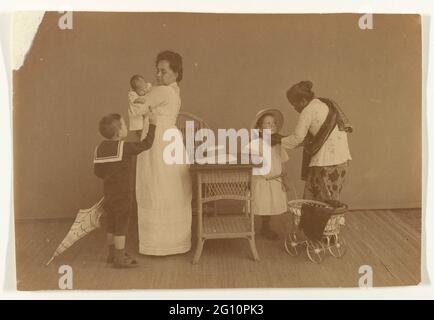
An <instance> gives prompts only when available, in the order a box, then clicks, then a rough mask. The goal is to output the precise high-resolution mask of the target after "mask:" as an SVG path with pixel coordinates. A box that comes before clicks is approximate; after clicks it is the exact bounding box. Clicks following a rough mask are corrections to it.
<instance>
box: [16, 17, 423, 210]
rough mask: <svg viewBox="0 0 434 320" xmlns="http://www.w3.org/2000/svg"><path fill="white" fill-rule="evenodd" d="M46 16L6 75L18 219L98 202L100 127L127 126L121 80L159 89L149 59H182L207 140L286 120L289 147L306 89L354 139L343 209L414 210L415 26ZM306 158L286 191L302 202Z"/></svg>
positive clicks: (417, 192)
mask: <svg viewBox="0 0 434 320" xmlns="http://www.w3.org/2000/svg"><path fill="white" fill-rule="evenodd" d="M60 16H61V15H60V14H59V13H57V12H52V13H46V15H45V17H44V19H43V21H42V24H41V26H40V28H39V30H38V33H37V35H36V37H35V39H34V43H33V46H32V48H31V50H30V52H29V53H28V56H27V58H26V61H25V63H24V65H23V66H22V67H21V69H19V70H18V71H15V72H14V75H13V76H14V79H13V82H14V94H13V99H14V109H13V117H14V119H13V125H14V132H13V133H14V187H15V217H16V218H53V217H64V216H74V215H75V214H76V212H77V210H78V209H79V208H84V207H90V206H91V205H92V204H93V203H94V202H96V201H97V200H99V198H100V197H101V196H102V185H101V182H100V181H99V180H98V179H97V178H96V177H95V176H94V175H93V165H92V156H93V151H94V148H95V146H96V144H97V143H98V142H99V141H100V139H101V137H100V136H99V134H98V132H97V123H98V120H99V119H100V118H101V116H102V115H104V114H106V113H110V112H119V113H122V114H124V115H126V110H127V91H128V87H129V78H130V77H131V76H132V75H133V74H136V73H140V74H142V75H143V76H144V77H145V78H146V79H149V81H154V78H155V65H154V60H155V56H156V54H157V53H158V52H159V51H161V50H165V49H172V50H175V51H177V52H179V53H180V54H181V55H182V56H183V58H184V79H183V80H182V82H181V83H180V87H181V96H182V108H181V109H182V110H183V111H188V112H191V113H194V114H196V115H198V116H200V117H201V118H203V119H204V120H205V121H206V122H207V123H208V124H209V125H210V126H211V128H213V129H217V128H237V129H238V128H242V127H249V126H250V124H251V122H252V120H253V118H254V115H255V114H256V112H257V111H258V110H260V109H263V108H264V107H275V108H278V109H280V110H281V111H282V112H283V114H284V116H285V127H284V130H283V133H290V132H291V130H292V129H293V128H294V126H295V123H296V121H297V115H298V114H297V113H296V112H295V111H294V110H293V109H292V108H291V107H290V106H289V104H288V102H287V100H286V97H285V92H286V90H287V89H288V88H289V86H291V85H292V84H294V83H296V82H298V81H300V80H311V81H312V82H313V83H314V87H313V89H314V91H315V93H316V94H317V95H318V96H323V97H329V98H333V99H334V100H336V101H337V102H338V103H339V104H340V105H341V106H342V107H343V108H344V110H345V112H346V114H347V116H348V117H349V118H350V120H351V122H352V124H353V126H354V128H355V131H354V133H352V134H351V135H350V136H349V143H350V150H351V154H352V157H353V161H352V162H351V164H350V173H349V176H348V180H347V182H346V185H345V187H344V191H343V194H342V200H343V201H344V202H346V203H348V204H349V205H350V207H351V208H367V209H371V208H372V209H374V208H409V207H420V206H421V35H420V17H419V16H418V15H375V16H374V29H373V30H361V29H360V28H359V25H358V22H359V18H360V15H358V14H337V15H336V14H333V15H328V14H321V15H235V14H234V15H229V14H227V15H223V14H167V13H166V14H149V13H147V14H144V13H78V12H75V13H74V14H73V19H74V20H73V30H60V29H59V28H58V25H57V22H58V19H59V17H60ZM300 153H301V150H296V151H294V152H291V154H290V155H291V160H290V162H289V163H288V167H289V171H290V177H289V178H290V180H291V181H292V182H293V183H294V185H295V186H296V188H297V190H298V194H299V195H301V194H302V190H303V183H302V182H301V181H300V162H301V154H300Z"/></svg>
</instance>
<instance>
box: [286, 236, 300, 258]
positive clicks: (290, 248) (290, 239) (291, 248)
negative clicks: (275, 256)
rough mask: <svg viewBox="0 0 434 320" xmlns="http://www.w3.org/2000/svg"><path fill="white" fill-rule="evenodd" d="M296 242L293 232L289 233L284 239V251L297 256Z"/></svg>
mask: <svg viewBox="0 0 434 320" xmlns="http://www.w3.org/2000/svg"><path fill="white" fill-rule="evenodd" d="M297 246H298V242H297V237H296V235H295V233H290V234H289V235H288V236H287V237H286V239H285V251H286V252H287V253H288V254H289V255H290V256H293V257H295V256H298V255H299V254H300V252H299V251H298V249H297Z"/></svg>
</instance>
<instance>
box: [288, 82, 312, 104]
mask: <svg viewBox="0 0 434 320" xmlns="http://www.w3.org/2000/svg"><path fill="white" fill-rule="evenodd" d="M312 87H313V84H312V82H311V81H301V82H299V83H297V84H295V85H293V86H292V87H291V88H289V89H288V91H286V97H287V98H288V101H289V102H290V103H291V104H292V105H297V104H298V103H299V102H300V101H301V100H302V99H306V100H307V101H310V100H312V99H313V97H314V96H315V94H314V92H313V91H312Z"/></svg>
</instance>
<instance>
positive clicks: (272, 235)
mask: <svg viewBox="0 0 434 320" xmlns="http://www.w3.org/2000/svg"><path fill="white" fill-rule="evenodd" d="M261 234H262V235H263V236H264V237H265V238H267V239H268V240H273V241H275V240H279V239H280V237H279V235H278V234H277V232H275V231H273V230H271V229H270V228H262V229H261Z"/></svg>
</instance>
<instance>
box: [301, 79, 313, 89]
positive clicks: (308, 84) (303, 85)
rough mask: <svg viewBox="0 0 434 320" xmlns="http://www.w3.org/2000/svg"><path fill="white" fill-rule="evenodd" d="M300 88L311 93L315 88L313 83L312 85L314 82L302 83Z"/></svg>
mask: <svg viewBox="0 0 434 320" xmlns="http://www.w3.org/2000/svg"><path fill="white" fill-rule="evenodd" d="M299 86H300V88H301V89H303V90H306V91H310V90H311V89H312V87H313V83H312V81H301V82H300V83H299Z"/></svg>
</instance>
